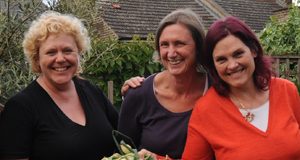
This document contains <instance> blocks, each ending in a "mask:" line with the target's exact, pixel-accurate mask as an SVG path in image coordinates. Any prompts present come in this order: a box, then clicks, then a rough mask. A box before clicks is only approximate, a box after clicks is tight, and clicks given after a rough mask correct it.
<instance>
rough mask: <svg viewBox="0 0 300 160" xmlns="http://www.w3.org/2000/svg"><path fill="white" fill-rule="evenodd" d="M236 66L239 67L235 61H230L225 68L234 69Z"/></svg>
mask: <svg viewBox="0 0 300 160" xmlns="http://www.w3.org/2000/svg"><path fill="white" fill-rule="evenodd" d="M238 65H239V64H238V62H237V61H236V60H234V59H230V60H229V61H228V66H227V68H228V69H235V68H236V67H237V66H238Z"/></svg>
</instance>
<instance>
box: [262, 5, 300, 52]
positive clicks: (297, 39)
mask: <svg viewBox="0 0 300 160" xmlns="http://www.w3.org/2000/svg"><path fill="white" fill-rule="evenodd" d="M299 26H300V9H299V8H298V7H295V6H292V7H291V8H289V13H288V17H287V19H286V20H285V21H280V20H278V19H277V18H276V17H274V16H273V17H271V21H270V22H269V23H268V24H267V25H266V28H265V29H264V30H263V31H262V32H261V33H260V40H261V43H262V45H263V47H264V50H265V52H266V53H267V54H269V55H300V27H299Z"/></svg>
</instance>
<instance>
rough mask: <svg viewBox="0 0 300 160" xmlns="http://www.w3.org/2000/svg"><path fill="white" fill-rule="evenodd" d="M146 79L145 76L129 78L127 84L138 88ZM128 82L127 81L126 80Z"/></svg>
mask: <svg viewBox="0 0 300 160" xmlns="http://www.w3.org/2000/svg"><path fill="white" fill-rule="evenodd" d="M144 80H145V78H144V77H139V76H137V77H132V78H130V79H129V80H127V85H129V86H130V87H131V88H136V87H138V86H140V85H141V84H142V82H143V81H144ZM125 83H126V81H125Z"/></svg>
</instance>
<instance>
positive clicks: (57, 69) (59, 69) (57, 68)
mask: <svg viewBox="0 0 300 160" xmlns="http://www.w3.org/2000/svg"><path fill="white" fill-rule="evenodd" d="M68 68H69V67H56V68H53V69H54V70H55V71H57V72H64V71H66V70H67V69H68Z"/></svg>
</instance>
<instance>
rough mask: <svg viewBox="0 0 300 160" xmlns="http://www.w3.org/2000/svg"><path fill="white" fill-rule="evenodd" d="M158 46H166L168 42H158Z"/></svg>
mask: <svg viewBox="0 0 300 160" xmlns="http://www.w3.org/2000/svg"><path fill="white" fill-rule="evenodd" d="M159 46H160V47H161V48H166V47H168V46H169V43H168V42H160V44H159Z"/></svg>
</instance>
